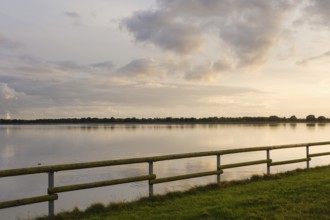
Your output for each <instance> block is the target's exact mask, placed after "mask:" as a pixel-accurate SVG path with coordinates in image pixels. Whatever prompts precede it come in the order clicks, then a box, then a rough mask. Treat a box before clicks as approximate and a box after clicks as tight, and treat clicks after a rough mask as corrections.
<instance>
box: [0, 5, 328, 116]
mask: <svg viewBox="0 0 330 220" xmlns="http://www.w3.org/2000/svg"><path fill="white" fill-rule="evenodd" d="M329 12H330V1H329V0H292V1H289V0H271V1H265V0H138V1H136V0H121V1H116V0H93V1H92V0H79V1H77V0H75V1H74V0H56V1H50V0H29V1H21V0H20V1H19V0H0V118H19V119H36V118H72V117H76V118H80V117H99V118H103V117H139V118H141V117H169V116H172V117H209V116H218V117H221V116H224V117H240V116H270V115H277V116H280V117H284V116H285V117H290V116H291V115H296V116H297V117H305V116H306V115H308V114H314V115H316V116H320V115H324V116H326V117H330V13H329Z"/></svg>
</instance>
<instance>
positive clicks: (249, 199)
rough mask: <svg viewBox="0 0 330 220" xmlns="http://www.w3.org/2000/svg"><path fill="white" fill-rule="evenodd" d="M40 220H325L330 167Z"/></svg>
mask: <svg viewBox="0 0 330 220" xmlns="http://www.w3.org/2000/svg"><path fill="white" fill-rule="evenodd" d="M45 219H52V220H63V219H85V220H101V219H102V220H111V219H171V220H174V219H330V166H326V167H318V168H313V169H310V170H295V171H290V172H286V173H283V174H276V175H271V176H252V177H251V178H250V179H249V180H243V181H233V182H224V183H222V184H221V187H219V186H217V185H208V186H204V187H197V188H193V189H191V190H189V191H186V192H174V193H169V194H167V195H163V196H155V197H153V198H142V199H140V200H138V201H134V202H126V203H124V202H123V203H111V204H109V205H107V206H104V205H102V204H94V205H92V206H90V207H89V208H87V209H86V210H85V211H80V210H78V209H77V208H75V209H74V210H73V211H71V212H62V213H59V214H58V215H56V216H55V217H53V218H48V217H41V218H38V220H45Z"/></svg>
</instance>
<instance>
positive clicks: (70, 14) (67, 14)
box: [64, 11, 80, 18]
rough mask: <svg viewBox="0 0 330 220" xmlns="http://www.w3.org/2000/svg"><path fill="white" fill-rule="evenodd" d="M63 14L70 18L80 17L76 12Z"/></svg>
mask: <svg viewBox="0 0 330 220" xmlns="http://www.w3.org/2000/svg"><path fill="white" fill-rule="evenodd" d="M64 14H65V15H66V16H68V17H70V18H80V15H79V14H78V13H76V12H72V11H66V12H64Z"/></svg>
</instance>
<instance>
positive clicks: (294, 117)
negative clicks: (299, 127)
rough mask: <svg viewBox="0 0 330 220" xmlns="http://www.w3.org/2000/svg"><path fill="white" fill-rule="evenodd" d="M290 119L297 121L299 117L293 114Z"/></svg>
mask: <svg viewBox="0 0 330 220" xmlns="http://www.w3.org/2000/svg"><path fill="white" fill-rule="evenodd" d="M289 120H290V121H297V117H296V116H295V115H292V116H291V117H290V118H289Z"/></svg>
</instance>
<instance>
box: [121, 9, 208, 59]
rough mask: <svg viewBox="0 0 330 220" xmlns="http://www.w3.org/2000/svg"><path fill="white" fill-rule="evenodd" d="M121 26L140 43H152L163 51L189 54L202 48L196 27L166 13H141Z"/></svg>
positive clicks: (122, 22)
mask: <svg viewBox="0 0 330 220" xmlns="http://www.w3.org/2000/svg"><path fill="white" fill-rule="evenodd" d="M121 24H122V25H123V26H124V27H126V28H127V30H128V31H130V32H131V33H132V34H133V36H134V38H135V40H136V41H138V42H148V43H152V44H154V45H156V46H158V47H160V48H162V49H165V50H169V51H173V52H176V53H179V54H189V53H192V52H195V51H197V50H198V49H200V48H201V47H202V44H203V40H202V36H201V33H200V31H199V30H198V28H197V27H196V26H195V25H192V24H188V23H185V22H182V21H179V20H177V19H176V18H175V17H173V16H172V15H171V14H169V13H166V12H165V11H162V10H158V11H139V12H136V13H135V14H134V15H132V16H131V17H128V18H125V19H123V20H122V21H121Z"/></svg>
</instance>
